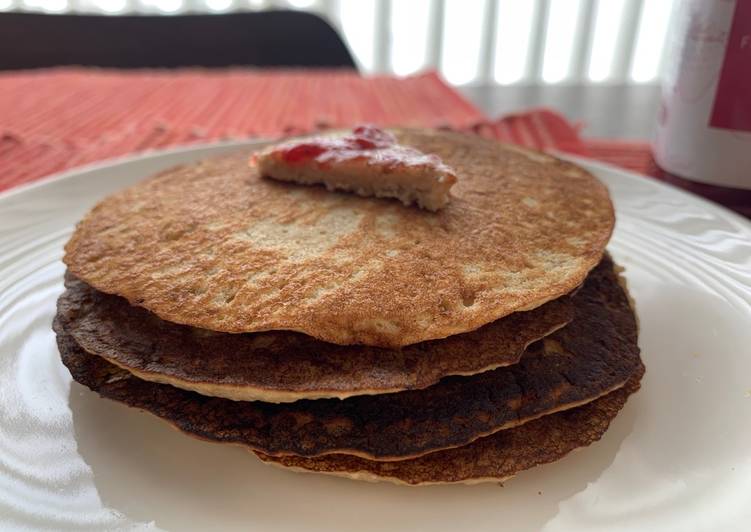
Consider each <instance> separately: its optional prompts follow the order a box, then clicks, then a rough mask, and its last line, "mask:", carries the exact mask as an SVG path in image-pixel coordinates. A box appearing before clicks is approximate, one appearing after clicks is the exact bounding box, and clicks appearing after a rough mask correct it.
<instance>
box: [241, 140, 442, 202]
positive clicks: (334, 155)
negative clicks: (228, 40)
mask: <svg viewBox="0 0 751 532" xmlns="http://www.w3.org/2000/svg"><path fill="white" fill-rule="evenodd" d="M252 162H253V163H255V164H257V165H258V168H259V170H260V172H261V173H262V174H263V175H264V176H267V177H271V178H273V179H279V180H282V181H292V182H296V183H301V184H306V185H310V184H323V185H325V186H326V187H327V188H328V189H329V190H345V191H349V192H354V193H356V194H359V195H361V196H376V197H390V198H397V199H399V200H401V201H402V202H403V203H404V204H405V205H409V204H412V203H416V204H417V205H419V206H420V207H422V208H425V209H428V210H431V211H436V210H438V209H440V208H442V207H444V206H445V205H446V204H447V203H448V201H449V189H450V188H451V187H452V186H453V185H454V183H455V182H456V174H455V172H454V171H453V170H452V169H451V168H449V167H448V166H447V165H445V164H444V163H443V162H442V161H441V159H440V158H439V157H438V156H436V155H431V154H426V153H423V152H421V151H419V150H416V149H414V148H412V147H409V146H404V145H401V144H399V143H398V141H397V139H396V137H394V135H392V134H391V133H389V132H388V131H384V130H382V129H379V128H377V127H374V126H370V125H365V126H359V127H356V128H355V129H354V130H352V132H351V133H348V134H346V135H330V136H318V137H311V138H307V139H301V140H293V141H288V142H284V143H282V144H279V145H276V146H272V147H270V148H269V149H267V150H264V151H262V152H261V153H259V154H258V155H256V156H254V158H253V160H252Z"/></svg>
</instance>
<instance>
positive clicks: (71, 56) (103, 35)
mask: <svg viewBox="0 0 751 532" xmlns="http://www.w3.org/2000/svg"><path fill="white" fill-rule="evenodd" d="M58 65H82V66H96V67H113V68H177V67H189V66H202V67H227V66H234V65H252V66H259V67H266V66H309V67H351V68H354V67H355V62H354V61H353V59H352V56H351V54H350V53H349V50H348V49H347V47H346V46H345V44H344V43H343V42H342V39H341V38H340V37H339V35H338V34H337V33H336V31H335V30H334V29H333V28H332V27H331V26H330V25H329V24H328V23H327V22H326V21H324V20H323V19H322V18H320V17H318V16H316V15H314V14H311V13H304V12H299V11H261V12H252V13H231V14H222V15H176V16H166V15H165V16H97V15H44V14H30V13H0V70H13V69H28V68H43V67H52V66H58Z"/></svg>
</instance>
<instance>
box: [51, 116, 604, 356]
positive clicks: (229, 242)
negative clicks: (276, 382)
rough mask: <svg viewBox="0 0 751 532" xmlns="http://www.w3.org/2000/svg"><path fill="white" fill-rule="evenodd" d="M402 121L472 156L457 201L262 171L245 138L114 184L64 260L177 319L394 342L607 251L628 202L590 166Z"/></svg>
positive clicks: (94, 281) (559, 289)
mask: <svg viewBox="0 0 751 532" xmlns="http://www.w3.org/2000/svg"><path fill="white" fill-rule="evenodd" d="M395 133H396V135H397V137H398V139H399V141H400V142H402V143H404V144H405V145H408V146H413V147H415V148H417V149H418V150H420V151H422V152H425V153H434V154H436V155H438V156H439V157H440V158H441V159H442V160H443V161H444V162H445V163H446V164H448V165H449V166H451V167H452V168H454V169H455V170H456V171H457V176H458V182H457V184H456V186H454V188H453V189H452V198H451V201H450V203H449V204H448V205H447V206H446V208H444V209H442V210H441V211H439V212H437V213H431V212H426V211H424V210H422V209H417V208H414V207H406V206H403V205H400V204H398V203H397V202H395V201H391V200H381V199H374V198H361V197H358V196H355V195H352V194H347V193H334V192H328V191H326V190H325V189H324V188H323V187H308V186H298V185H294V184H286V183H279V182H275V181H274V180H269V179H263V178H261V177H260V176H259V175H258V172H257V171H256V169H255V168H254V167H250V166H249V165H248V157H249V155H250V153H247V152H246V153H239V154H237V155H235V156H230V157H224V158H219V159H211V160H206V161H204V162H201V163H196V164H191V165H186V166H182V167H178V168H174V169H172V170H168V171H166V172H163V173H161V174H159V175H157V176H155V177H153V178H151V179H148V180H146V181H143V182H141V183H139V184H137V185H135V186H133V187H130V188H128V189H126V190H123V191H121V192H118V193H116V194H113V195H112V196H110V197H108V198H106V199H105V200H103V201H102V202H100V203H99V204H98V205H97V206H96V207H95V208H94V209H93V210H92V211H91V212H90V213H89V214H88V215H87V216H86V217H85V218H84V219H83V220H82V221H81V222H80V223H79V225H78V227H77V229H76V231H75V233H74V234H73V236H72V238H71V240H70V241H69V242H68V244H67V245H66V254H65V258H64V261H65V263H66V264H67V265H68V267H69V269H70V271H71V272H72V273H74V274H75V275H76V276H77V277H79V278H80V279H82V280H83V281H85V282H86V283H88V284H89V285H91V286H93V287H94V288H96V289H98V290H101V291H103V292H106V293H111V294H117V295H121V296H123V297H125V298H127V299H128V300H129V301H130V302H131V303H132V304H135V305H139V306H143V307H144V308H147V309H148V310H150V311H152V312H154V313H155V314H157V315H158V316H159V317H161V318H162V319H165V320H167V321H172V322H176V323H182V324H187V325H191V326H195V327H200V328H204V329H210V330H214V331H223V332H233V333H240V332H257V331H264V330H279V329H284V330H293V331H298V332H301V333H305V334H308V335H310V336H314V337H316V338H319V339H321V340H325V341H327V342H332V343H338V344H367V345H378V346H382V347H395V346H404V345H409V344H413V343H417V342H422V341H426V340H430V339H436V338H444V337H447V336H450V335H455V334H459V333H464V332H467V331H471V330H474V329H477V328H478V327H480V326H482V325H485V324H487V323H490V322H492V321H495V320H498V319H500V318H502V317H504V316H507V315H509V314H511V313H512V312H517V311H522V310H530V309H533V308H535V307H538V306H540V305H542V304H543V303H545V302H547V301H550V300H552V299H556V298H558V297H560V296H562V295H564V294H566V293H568V292H570V291H571V290H573V289H574V288H575V287H576V286H578V285H579V284H581V283H582V282H583V280H584V278H585V277H586V275H587V273H588V272H589V271H590V269H591V268H593V267H594V266H595V265H596V264H597V263H598V262H599V260H600V258H601V256H602V253H603V250H604V248H605V244H606V243H607V241H608V238H609V237H610V234H611V231H612V228H613V224H614V214H613V208H612V205H611V202H610V198H609V196H608V192H607V190H606V188H605V186H604V185H603V184H602V183H600V182H599V181H598V180H597V179H596V178H595V177H594V176H592V175H591V174H589V173H588V172H586V171H585V170H583V169H581V168H579V167H578V166H575V165H574V164H571V163H568V162H564V161H560V160H558V159H555V158H554V157H551V156H548V155H544V154H541V153H537V152H532V151H528V150H523V149H521V148H517V147H513V146H506V145H502V144H499V143H497V142H494V141H490V140H486V139H482V138H479V137H477V136H470V135H461V134H458V133H449V132H436V131H423V130H399V131H396V132H395Z"/></svg>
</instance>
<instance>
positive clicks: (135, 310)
mask: <svg viewBox="0 0 751 532" xmlns="http://www.w3.org/2000/svg"><path fill="white" fill-rule="evenodd" d="M65 285H66V288H67V290H66V291H65V293H64V294H63V295H62V296H60V299H59V300H58V304H57V305H58V319H59V320H60V322H61V324H62V326H63V327H64V328H65V330H66V331H67V332H68V333H69V334H70V335H71V336H72V337H73V338H74V339H75V341H76V343H78V345H80V346H81V347H82V348H83V349H84V350H85V351H87V352H88V353H91V354H94V355H99V356H102V357H104V358H106V359H107V360H108V361H109V362H111V363H113V364H115V365H117V366H120V367H122V368H124V369H127V370H128V371H130V372H131V373H133V374H135V375H136V376H137V377H140V378H142V379H144V380H149V381H154V382H162V383H165V384H171V385H173V386H177V387H179V388H183V389H186V390H193V391H196V392H199V393H203V394H204V395H211V396H214V397H226V398H229V399H235V400H240V401H252V400H258V401H267V402H290V401H296V400H299V399H319V398H326V397H337V398H341V399H343V398H346V397H350V396H353V395H363V394H379V393H386V392H396V391H401V390H411V389H420V388H425V387H427V386H430V385H431V384H435V383H436V382H438V381H439V380H440V379H441V378H443V377H446V376H448V375H473V374H475V373H480V372H483V371H488V370H491V369H495V368H497V367H500V366H507V365H510V364H515V363H516V362H518V360H519V358H520V357H521V356H522V353H523V352H524V350H525V349H526V347H527V346H528V345H529V344H530V343H532V342H534V341H535V340H538V339H540V338H542V337H543V336H546V335H547V334H549V333H550V332H552V331H554V330H556V329H559V328H560V327H562V326H563V325H565V324H566V323H568V322H569V321H570V320H571V317H572V315H573V310H572V308H571V302H570V299H569V297H568V296H564V297H563V298H559V299H557V300H555V301H551V302H549V303H546V304H545V305H543V306H542V307H538V308H536V309H534V310H531V311H528V312H516V313H514V314H512V315H510V316H507V317H506V318H503V319H501V320H498V321H496V322H494V323H491V324H489V325H486V326H484V327H481V328H480V329H478V330H476V331H473V332H470V333H465V334H461V335H457V336H451V337H449V338H445V339H443V340H433V341H428V342H423V343H420V344H414V345H411V346H408V347H405V348H403V349H381V348H377V347H367V346H341V345H335V344H329V343H326V342H322V341H320V340H316V339H315V338H312V337H310V336H306V335H304V334H300V333H294V332H290V331H273V332H265V333H251V334H228V333H213V332H210V331H206V330H202V329H194V328H192V327H188V326H185V325H177V324H174V323H170V322H166V321H163V320H161V319H159V318H158V317H157V316H155V315H154V314H152V313H150V312H148V311H147V310H144V309H142V308H140V307H135V306H132V305H130V304H129V303H128V301H127V300H125V299H124V298H121V297H118V296H113V295H109V294H104V293H103V292H99V291H97V290H95V289H94V288H92V287H90V286H88V285H87V284H85V283H83V282H82V281H80V280H78V279H76V278H75V277H73V276H72V275H67V276H66V281H65Z"/></svg>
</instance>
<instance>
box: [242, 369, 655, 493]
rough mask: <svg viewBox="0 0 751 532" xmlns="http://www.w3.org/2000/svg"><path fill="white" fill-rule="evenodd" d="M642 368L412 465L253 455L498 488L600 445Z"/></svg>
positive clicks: (312, 468)
mask: <svg viewBox="0 0 751 532" xmlns="http://www.w3.org/2000/svg"><path fill="white" fill-rule="evenodd" d="M643 372H644V370H643V367H642V368H641V370H640V371H639V372H638V374H637V375H635V376H634V377H632V378H631V380H629V381H628V382H627V383H626V385H625V386H623V387H622V388H619V389H618V390H615V391H614V392H611V393H609V394H607V395H606V396H604V397H601V398H600V399H596V400H594V401H592V402H591V403H588V404H586V405H583V406H580V407H577V408H572V409H569V410H564V411H563V412H558V413H555V414H550V415H549V416H545V417H541V418H539V419H535V420H533V421H530V422H529V423H525V424H524V425H521V426H519V427H516V428H513V429H508V430H502V431H499V432H496V433H495V434H492V435H490V436H488V437H486V438H480V439H479V440H476V441H474V442H472V443H470V444H469V445H465V446H464V447H457V448H456V449H447V450H445V451H437V452H435V453H430V454H427V455H425V456H421V457H420V458H415V459H413V460H403V461H399V462H375V461H372V460H365V459H363V458H358V457H356V456H349V455H333V454H332V455H328V456H323V457H319V458H303V457H299V456H280V457H277V456H268V455H265V454H263V453H259V452H257V451H256V453H255V454H256V455H257V456H258V457H259V458H260V459H261V460H263V461H264V462H268V463H271V464H275V465H280V466H282V467H285V468H289V469H292V470H295V471H307V472H315V473H325V474H329V475H336V476H342V477H348V478H352V479H355V480H369V481H389V482H394V483H397V484H408V485H413V486H414V485H425V484H449V483H462V484H478V483H480V482H503V481H505V480H508V479H509V478H511V477H513V476H515V475H516V474H517V473H519V472H520V471H523V470H525V469H530V468H532V467H535V466H538V465H542V464H547V463H550V462H554V461H556V460H559V459H561V458H563V457H564V456H565V455H567V454H568V453H570V452H571V451H574V450H576V449H579V448H581V447H586V446H588V445H591V444H592V443H594V442H596V441H597V440H599V439H600V438H601V437H602V436H603V434H604V433H605V431H606V430H607V429H608V426H609V425H610V422H611V421H612V420H613V419H614V418H615V416H616V415H617V414H618V412H619V411H620V410H621V409H622V408H623V406H624V405H625V404H626V400H627V399H628V397H629V396H630V395H631V394H633V393H634V392H636V391H637V390H638V389H639V381H640V379H641V376H642V374H643Z"/></svg>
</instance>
